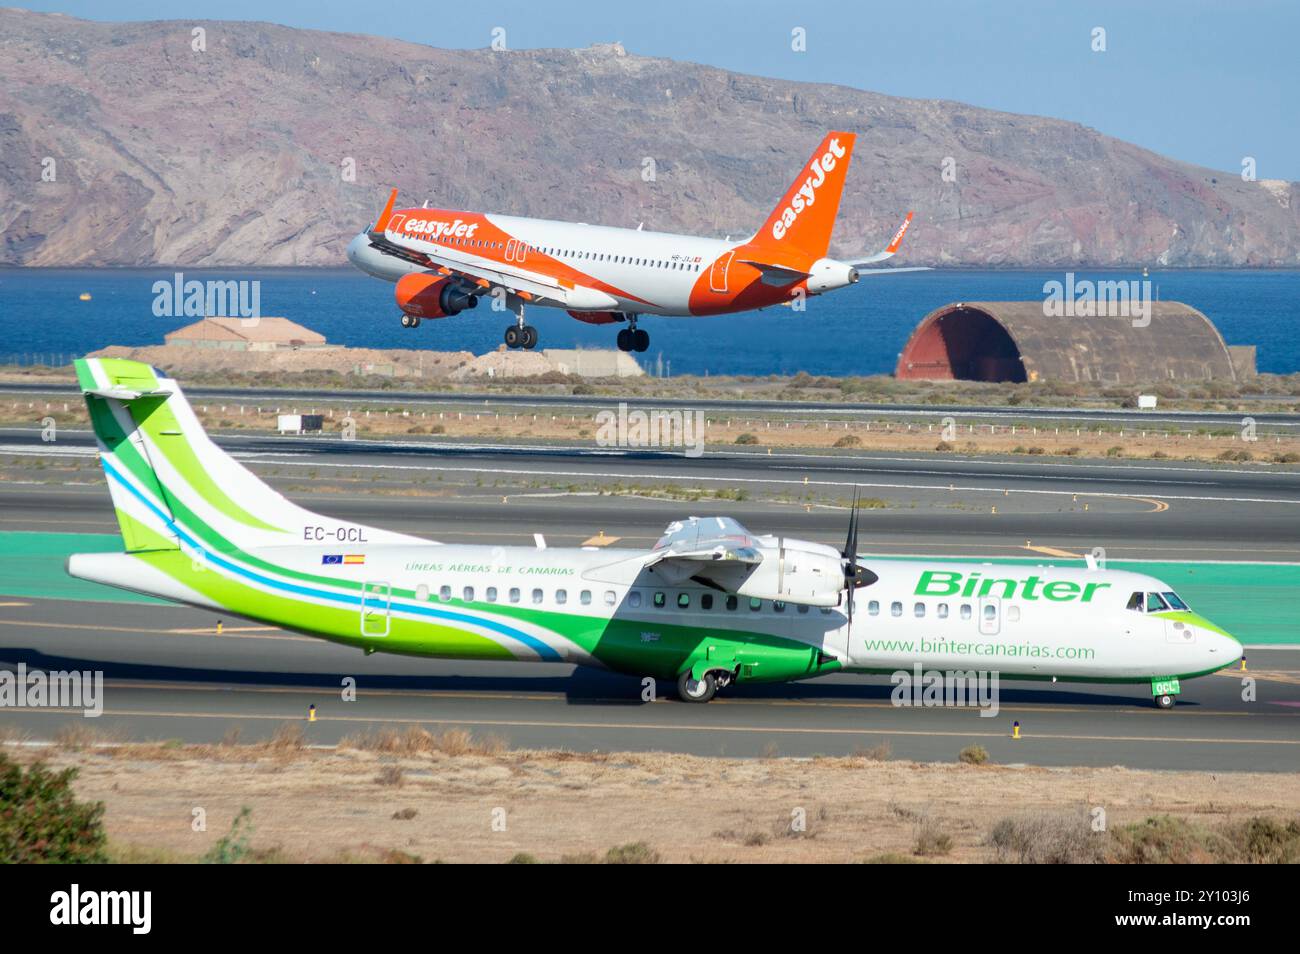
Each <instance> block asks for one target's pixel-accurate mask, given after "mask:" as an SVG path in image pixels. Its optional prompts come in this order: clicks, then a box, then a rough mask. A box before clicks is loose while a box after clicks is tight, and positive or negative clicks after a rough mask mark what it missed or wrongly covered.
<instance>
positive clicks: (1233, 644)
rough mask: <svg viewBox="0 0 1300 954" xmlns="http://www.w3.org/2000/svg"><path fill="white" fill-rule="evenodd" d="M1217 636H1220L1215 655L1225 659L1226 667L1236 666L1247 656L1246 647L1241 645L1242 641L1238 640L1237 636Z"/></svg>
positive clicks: (1226, 634)
mask: <svg viewBox="0 0 1300 954" xmlns="http://www.w3.org/2000/svg"><path fill="white" fill-rule="evenodd" d="M1215 635H1216V636H1218V639H1217V640H1216V642H1217V643H1218V645H1217V646H1216V647H1215V648H1216V649H1217V652H1216V653H1215V655H1216V656H1221V657H1223V665H1224V666H1232V665H1235V664H1236V663H1238V662H1239V661H1240V660H1241V657H1242V656H1244V655H1246V647H1245V646H1243V645H1241V640H1239V639H1237V637H1236V636H1231V635H1229V634H1228V633H1223V634H1222V635H1220V634H1218V633H1216V634H1215ZM1217 661H1218V660H1217V659H1216V662H1217Z"/></svg>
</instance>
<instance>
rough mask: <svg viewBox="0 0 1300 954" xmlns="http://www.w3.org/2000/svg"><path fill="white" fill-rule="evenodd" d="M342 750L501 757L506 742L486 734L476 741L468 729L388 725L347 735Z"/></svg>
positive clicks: (388, 753)
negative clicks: (400, 727)
mask: <svg viewBox="0 0 1300 954" xmlns="http://www.w3.org/2000/svg"><path fill="white" fill-rule="evenodd" d="M339 748H341V749H357V750H359V751H362V752H379V753H383V754H385V755H400V756H413V755H429V754H432V753H438V754H441V755H448V756H452V757H456V756H461V755H500V754H501V753H502V752H504V751H505V749H506V742H505V739H503V738H502V737H501V736H499V735H485V736H483V737H482V738H478V739H476V738H475V737H474V735H473V734H472V733H470V732H468V731H466V730H465V729H447V730H445V731H443V732H442V733H440V734H438V733H433V732H430V731H429V730H427V729H425V728H423V727H421V726H418V725H413V726H408V727H406V728H405V729H396V728H393V727H391V726H384V727H382V728H379V729H372V730H367V731H364V732H359V733H354V734H352V735H348V736H345V737H344V738H343V739H342V740H341V741H340V742H339Z"/></svg>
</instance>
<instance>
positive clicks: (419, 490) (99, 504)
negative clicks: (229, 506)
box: [0, 428, 1300, 562]
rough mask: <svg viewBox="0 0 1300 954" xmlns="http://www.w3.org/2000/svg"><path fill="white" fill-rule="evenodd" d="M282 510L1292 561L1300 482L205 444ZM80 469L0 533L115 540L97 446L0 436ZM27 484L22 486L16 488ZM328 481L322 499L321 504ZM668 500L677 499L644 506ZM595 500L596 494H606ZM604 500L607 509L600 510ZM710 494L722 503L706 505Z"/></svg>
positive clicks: (26, 454)
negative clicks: (854, 535) (864, 506)
mask: <svg viewBox="0 0 1300 954" xmlns="http://www.w3.org/2000/svg"><path fill="white" fill-rule="evenodd" d="M216 440H217V441H218V443H219V444H221V445H222V446H223V447H225V448H226V449H228V450H230V451H231V452H232V453H234V454H235V455H236V456H237V457H238V458H239V459H241V460H242V461H244V462H245V463H246V464H248V465H249V466H250V467H251V468H252V469H253V470H254V471H255V472H256V473H258V474H260V475H262V476H264V477H265V478H266V479H268V480H269V481H270V482H271V483H273V484H275V485H276V486H277V487H279V488H280V489H281V490H283V491H284V492H285V493H286V494H288V496H290V497H292V498H293V499H295V500H297V501H299V502H301V503H303V504H304V505H305V506H308V507H310V508H312V509H315V510H320V511H322V512H325V513H327V514H330V515H332V516H336V517H339V518H340V519H346V520H355V521H359V522H364V523H371V524H375V525H378V526H387V527H394V528H396V527H401V528H402V529H404V530H406V531H407V532H414V533H418V534H423V535H426V536H429V537H431V538H432V539H438V540H443V541H446V542H473V541H479V542H496V543H525V542H531V540H532V535H533V534H534V533H537V532H541V533H544V534H546V535H547V538H548V540H549V539H554V541H555V542H556V543H557V544H572V543H577V542H582V541H583V540H586V539H588V538H589V537H591V536H592V535H594V534H595V533H596V532H597V531H599V530H604V531H605V533H606V534H607V535H610V536H617V537H619V538H621V539H623V540H625V541H626V542H628V543H629V544H631V545H649V544H650V543H652V542H653V541H654V540H655V539H656V538H657V537H658V536H659V534H660V533H661V532H662V530H663V528H664V526H665V525H666V524H667V523H668V522H669V521H671V520H674V519H678V518H680V517H682V516H685V515H689V514H701V513H722V514H728V515H732V516H735V517H737V518H739V519H740V520H741V521H742V522H744V523H745V524H746V525H747V526H749V527H750V529H751V530H754V531H755V532H759V533H774V534H784V535H790V536H802V537H805V538H808V539H814V540H819V541H821V542H826V543H840V542H842V537H843V532H844V531H843V528H844V525H845V522H846V519H847V514H846V511H845V505H846V503H847V501H848V499H849V497H850V496H851V494H852V492H853V489H854V488H855V487H857V488H859V489H860V490H861V492H862V494H863V495H864V496H866V497H869V498H873V499H874V501H875V502H876V503H877V504H878V506H877V507H875V508H874V509H868V510H866V511H865V512H864V514H863V524H862V541H863V542H862V547H863V550H864V551H865V552H879V553H917V554H947V555H956V556H961V555H968V556H980V555H985V556H999V555H1001V556H1010V555H1034V554H1040V555H1044V556H1049V557H1051V556H1056V557H1062V556H1068V555H1078V554H1080V553H1083V552H1089V551H1091V550H1092V549H1093V548H1095V547H1103V548H1104V549H1105V550H1106V552H1107V554H1108V555H1110V556H1112V557H1114V558H1122V559H1153V560H1233V561H1258V562H1300V532H1297V528H1298V527H1300V469H1297V468H1295V467H1290V466H1287V467H1275V466H1269V467H1263V466H1242V465H1218V464H1196V463H1187V462H1160V461H1143V462H1136V461H1133V462H1125V461H1102V460H1095V461H1064V460H1061V459H1056V460H1047V461H1042V460H1026V459H1023V458H1022V459H1008V458H998V457H964V456H963V457H952V456H945V455H925V454H885V453H853V454H848V453H846V454H835V455H825V454H822V455H816V454H794V453H780V454H772V455H770V456H769V455H767V454H765V453H754V452H746V451H744V450H741V449H726V450H719V451H710V452H709V453H708V454H706V455H704V456H703V457H699V458H688V457H684V456H682V455H680V454H667V453H650V452H637V451H606V450H601V449H593V448H591V447H579V446H572V447H554V446H529V445H524V444H484V443H471V442H453V441H434V440H426V441H370V440H367V441H362V440H357V441H344V440H341V439H339V438H330V437H321V438H282V437H277V436H258V435H218V436H217V437H216ZM6 455H7V456H8V457H9V458H11V459H13V460H17V461H23V460H29V461H30V460H32V459H35V460H37V461H42V462H45V463H51V462H55V461H60V460H63V461H76V460H78V459H80V460H83V461H84V462H85V469H84V470H83V471H82V472H81V473H80V474H79V475H77V476H76V477H72V476H68V477H66V478H65V479H63V480H62V481H54V480H52V479H50V478H49V477H48V476H46V475H42V474H39V473H34V472H33V473H17V474H15V479H14V480H11V481H10V482H9V483H8V484H6V485H5V486H3V487H0V529H4V530H34V531H54V530H61V531H72V532H112V531H113V530H114V529H115V525H114V522H113V518H112V513H111V510H110V508H109V506H108V498H107V494H106V492H105V491H104V489H103V485H102V478H101V477H100V476H99V473H98V468H97V467H96V466H94V464H93V436H92V435H91V434H90V433H89V432H84V431H69V430H64V431H60V434H59V440H58V441H57V442H56V443H52V444H48V443H43V442H42V441H41V440H40V436H39V433H38V432H37V431H35V430H32V429H15V428H9V429H0V460H3V459H5V457H6ZM27 477H30V478H31V479H30V480H28V479H25V478H27ZM326 485H329V486H330V487H332V489H333V490H334V491H336V492H334V493H321V492H319V491H320V488H322V487H324V486H326ZM665 488H668V489H671V490H672V491H673V492H674V493H673V496H674V497H675V498H677V499H668V500H664V499H656V500H651V499H645V496H644V495H645V494H648V493H650V492H652V491H654V490H661V491H662V490H664V489H665ZM602 492H604V493H603V495H602ZM613 492H617V494H618V496H610V494H611V493H613ZM719 493H722V494H724V495H729V496H731V497H732V498H734V497H737V496H741V497H743V499H740V500H737V499H711V498H712V497H713V495H716V494H719Z"/></svg>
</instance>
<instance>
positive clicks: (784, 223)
mask: <svg viewBox="0 0 1300 954" xmlns="http://www.w3.org/2000/svg"><path fill="white" fill-rule="evenodd" d="M842 158H844V147H843V146H841V145H840V141H839V140H838V139H832V140H831V142H830V148H829V149H828V150H827V151H826V152H825V153H823V154H822V155H820V156H817V157H816V158H814V159H813V161H812V164H811V165H810V166H809V167H808V168H809V169H810V170H811V174H810V175H809V176H808V177H807V178H806V179H804V181H803V185H801V186H799V191H798V192H796V193H795V194H794V197H793V198H792V199H791V200H790V204H789V205H787V206H786V207H785V208H784V209H783V210H782V211H781V217H780V218H779V219H777V220H776V221H775V222H773V223H772V238H774V239H776V240H777V241H778V242H779V241H780V240H781V239H783V238H785V233H786V232H788V231H789V230H790V226H792V225H794V223H795V220H797V219H798V218H799V214H800V213H801V212H803V210H804V209H806V208H808V206H810V205H812V204H813V203H814V202H816V201H817V190H818V189H820V188H821V186H822V183H823V182H825V181H826V177H827V175H829V174H830V172H831V170H833V169H834V168H835V164H836V163H837V162H838V161H839V160H840V159H842Z"/></svg>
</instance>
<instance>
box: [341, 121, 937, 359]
mask: <svg viewBox="0 0 1300 954" xmlns="http://www.w3.org/2000/svg"><path fill="white" fill-rule="evenodd" d="M855 138H856V137H855V135H854V134H853V133H848V132H832V133H828V134H827V135H826V138H825V139H823V140H822V142H821V145H820V146H818V147H817V148H816V150H814V151H813V154H812V157H811V158H810V159H809V160H808V163H807V165H805V166H804V168H803V170H802V171H801V172H800V173H799V175H798V177H797V178H796V179H795V181H794V183H793V184H792V185H791V186H790V188H789V189H788V190H787V191H786V193H785V195H784V196H782V197H781V201H780V202H778V203H777V205H776V208H775V209H773V210H772V214H771V215H769V216H768V217H767V221H766V222H764V223H763V226H762V228H760V229H759V230H758V231H757V232H755V233H754V234H753V235H752V236H751V237H750V238H748V239H746V240H744V241H743V242H732V241H728V240H723V239H714V238H701V237H698V236H694V235H673V234H671V233H667V232H644V231H642V230H641V229H640V228H637V229H620V228H610V227H607V226H603V225H587V224H585V223H572V222H556V221H551V220H549V219H527V218H519V217H516V216H510V215H496V214H487V213H482V212H453V211H450V210H448V209H430V208H427V207H424V208H416V209H395V208H394V206H395V205H396V202H397V190H396V189H394V190H393V191H392V193H391V194H390V195H389V197H388V204H387V205H386V206H384V211H383V212H382V213H380V216H379V219H378V221H376V222H375V224H374V227H373V228H371V229H370V230H368V231H366V232H362V233H361V234H359V235H358V236H357V237H356V238H354V239H353V240H352V242H351V243H350V244H349V245H348V259H349V260H350V261H351V262H352V264H354V265H356V266H357V267H358V268H360V269H361V270H362V271H364V272H367V273H369V274H371V275H374V276H375V277H376V278H383V279H386V280H387V281H391V282H396V283H397V289H396V295H397V306H398V308H400V309H401V311H402V325H403V326H404V327H407V328H415V327H419V324H420V321H421V319H424V318H444V317H447V316H448V315H455V314H458V313H459V312H461V311H463V310H465V309H466V308H473V307H475V306H476V305H477V304H478V299H479V298H480V297H481V296H483V295H491V296H493V297H494V298H496V299H497V300H500V301H501V302H502V305H503V307H504V309H507V310H509V311H510V312H512V313H513V315H514V319H515V320H514V322H513V323H512V324H511V325H510V326H509V327H507V328H506V333H505V340H506V345H507V346H509V347H511V348H532V347H534V346H536V344H537V330H536V329H535V328H533V327H532V326H531V325H529V324H527V323H526V322H525V321H524V307H525V305H540V306H543V307H548V308H563V309H565V310H566V311H568V313H569V314H570V315H572V316H573V317H574V318H577V319H578V320H579V321H585V322H589V323H591V324H597V325H603V324H612V323H616V322H621V323H623V324H624V325H625V327H623V328H621V329H620V330H619V333H618V346H619V348H621V349H622V350H624V351H645V350H646V348H648V347H649V346H650V335H649V334H647V333H646V331H645V329H643V328H638V327H637V317H638V316H639V315H682V316H684V315H723V314H729V313H732V312H738V311H750V310H752V309H755V308H765V307H767V306H769V305H779V304H787V303H789V302H791V301H793V300H795V299H797V298H801V297H803V296H807V295H820V294H822V293H823V292H828V291H834V290H835V289H837V288H843V287H844V286H846V285H852V284H853V283H854V282H856V281H857V280H858V279H859V278H861V277H862V276H864V275H873V274H880V273H887V272H902V271H919V270H920V269H917V268H880V269H870V270H866V271H862V270H861V269H863V268H864V267H865V266H867V265H872V264H875V263H878V262H883V261H885V260H886V259H888V258H890V257H892V256H893V255H894V253H895V252H897V251H898V247H899V245H900V244H902V241H903V235H904V233H905V232H906V231H907V227H908V225H909V224H910V223H911V221H912V213H911V212H909V213H907V217H906V218H905V219H904V220H903V224H902V225H901V226H899V228H898V231H897V232H896V233H894V237H893V240H892V241H891V242H890V243H889V245H888V246H887V247H886V248H885V249H884V250H882V251H879V252H876V253H874V254H871V255H860V256H850V257H849V260H847V261H840V260H838V259H833V258H828V257H827V255H826V252H827V250H828V249H829V247H830V241H831V230H832V229H833V228H834V226H835V215H836V213H837V212H838V211H839V205H840V194H841V193H842V192H843V191H844V177H845V176H846V175H847V174H848V171H849V160H850V158H851V157H852V155H853V141H854V139H855Z"/></svg>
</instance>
